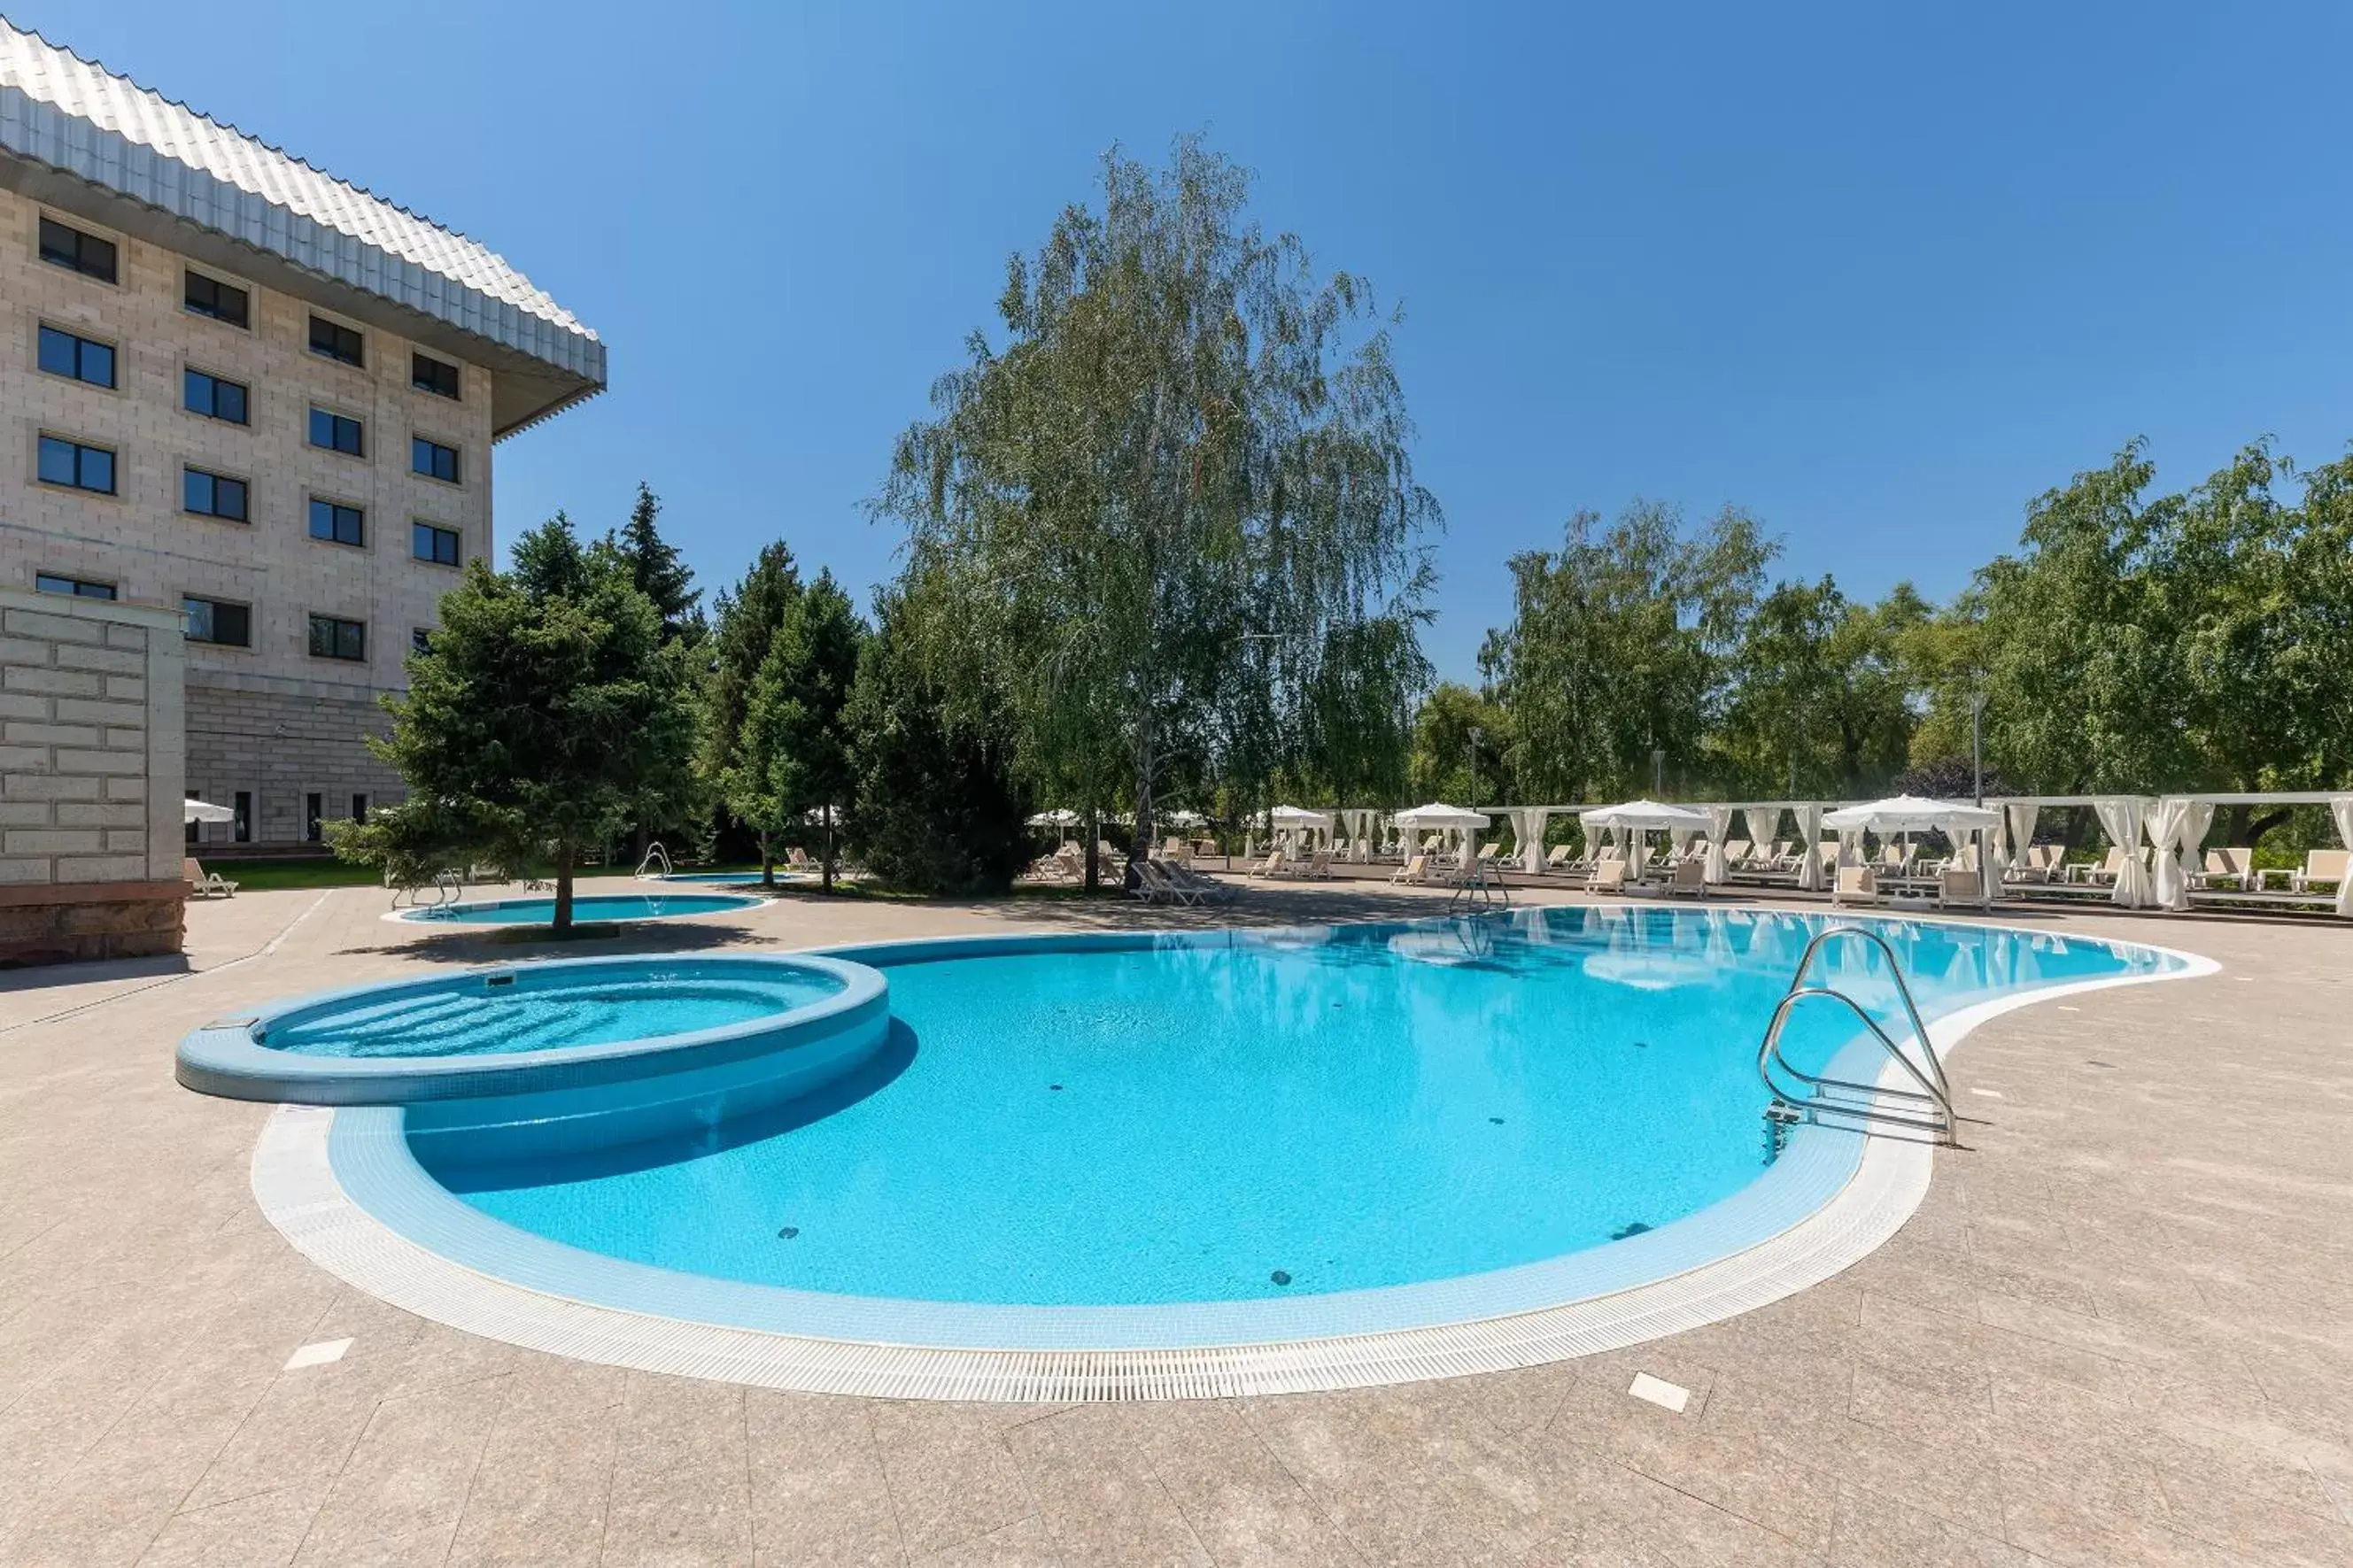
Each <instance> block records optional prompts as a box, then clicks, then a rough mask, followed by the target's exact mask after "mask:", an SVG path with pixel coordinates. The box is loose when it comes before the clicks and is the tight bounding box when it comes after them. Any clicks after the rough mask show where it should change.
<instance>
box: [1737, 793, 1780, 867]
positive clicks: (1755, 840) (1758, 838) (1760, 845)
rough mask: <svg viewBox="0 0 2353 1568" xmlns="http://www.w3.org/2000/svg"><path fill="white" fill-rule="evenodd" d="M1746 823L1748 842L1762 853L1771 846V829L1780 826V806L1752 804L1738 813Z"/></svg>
mask: <svg viewBox="0 0 2353 1568" xmlns="http://www.w3.org/2000/svg"><path fill="white" fill-rule="evenodd" d="M1740 820H1741V821H1743V822H1745V823H1746V824H1747V825H1748V842H1749V843H1751V844H1752V845H1755V846H1756V847H1757V853H1758V854H1760V855H1761V854H1763V853H1765V851H1767V850H1768V849H1770V848H1772V847H1773V830H1774V829H1775V828H1778V827H1779V826H1781V808H1780V807H1778V806H1775V805H1752V806H1750V807H1749V808H1748V809H1747V810H1746V811H1744V812H1742V813H1741V814H1740Z"/></svg>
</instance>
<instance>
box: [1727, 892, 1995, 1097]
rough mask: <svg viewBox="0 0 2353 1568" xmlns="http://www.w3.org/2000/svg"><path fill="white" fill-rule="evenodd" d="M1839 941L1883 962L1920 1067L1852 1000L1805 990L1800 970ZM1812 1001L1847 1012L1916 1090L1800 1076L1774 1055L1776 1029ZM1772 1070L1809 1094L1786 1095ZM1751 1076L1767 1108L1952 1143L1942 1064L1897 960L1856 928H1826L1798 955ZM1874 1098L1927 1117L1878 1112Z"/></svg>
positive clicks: (1879, 939) (1880, 941) (1881, 940)
mask: <svg viewBox="0 0 2353 1568" xmlns="http://www.w3.org/2000/svg"><path fill="white" fill-rule="evenodd" d="M1845 937H1861V938H1862V940H1863V941H1865V942H1869V943H1871V944H1872V945H1873V947H1876V948H1877V949H1879V951H1880V952H1882V953H1883V954H1884V955H1885V956H1886V959H1887V972H1888V973H1889V974H1890V975H1892V976H1893V977H1894V981H1895V994H1896V995H1897V996H1898V997H1900V998H1901V999H1902V1000H1903V1003H1904V1013H1905V1016H1906V1017H1907V1018H1909V1019H1910V1020H1911V1023H1912V1035H1913V1038H1914V1039H1915V1040H1916V1041H1918V1042H1919V1047H1920V1058H1921V1060H1920V1062H1915V1061H1914V1060H1913V1059H1912V1057H1911V1055H1910V1053H1908V1052H1907V1051H1905V1049H1904V1048H1903V1047H1901V1046H1899V1045H1898V1044H1896V1042H1895V1040H1894V1037H1892V1036H1890V1035H1889V1034H1888V1032H1887V1031H1886V1030H1885V1029H1883V1028H1882V1027H1881V1026H1880V1024H1879V1020H1877V1019H1876V1018H1873V1016H1871V1015H1870V1014H1869V1013H1866V1012H1864V1011H1863V1009H1862V1004H1861V1003H1859V1002H1857V1001H1856V1000H1855V999H1854V998H1853V997H1852V996H1850V995H1848V994H1846V993H1845V992H1843V991H1841V990H1839V989H1837V988H1836V987H1834V986H1830V985H1823V984H1813V985H1809V984H1806V972H1807V970H1808V969H1809V968H1810V967H1811V965H1812V963H1813V962H1814V955H1815V954H1816V953H1818V952H1820V951H1821V949H1822V947H1823V946H1824V945H1825V944H1826V943H1828V942H1831V940H1832V939H1833V938H1845ZM1815 996H1822V997H1828V998H1831V1000H1833V1001H1836V1002H1838V1003H1840V1004H1841V1005H1844V1006H1845V1008H1846V1009H1847V1011H1849V1012H1851V1013H1852V1014H1853V1015H1854V1016H1856V1017H1857V1018H1860V1019H1862V1025H1863V1027H1865V1028H1867V1029H1869V1030H1870V1031H1871V1034H1872V1037H1873V1038H1874V1039H1876V1040H1877V1041H1878V1042H1879V1043H1880V1045H1881V1047H1883V1048H1884V1049H1885V1050H1886V1052H1887V1054H1888V1055H1889V1056H1891V1057H1893V1058H1895V1060H1896V1062H1897V1063H1898V1064H1899V1065H1901V1066H1902V1067H1903V1068H1904V1070H1905V1073H1907V1074H1909V1075H1910V1077H1911V1079H1912V1081H1913V1082H1915V1083H1916V1084H1918V1085H1919V1086H1920V1087H1919V1088H1918V1089H1891V1088H1888V1087H1886V1086H1884V1085H1881V1084H1875V1083H1856V1082H1853V1081H1852V1080H1850V1079H1836V1078H1827V1077H1822V1076H1820V1075H1817V1074H1814V1073H1810V1072H1807V1071H1806V1070H1805V1069H1804V1068H1799V1067H1798V1066H1796V1065H1795V1064H1793V1063H1792V1062H1790V1060H1789V1059H1788V1058H1787V1057H1784V1056H1783V1055H1781V1030H1782V1027H1783V1026H1784V1025H1786V1024H1787V1023H1788V1017H1789V1014H1790V1013H1791V1011H1792V1010H1794V1009H1795V1008H1796V1006H1797V1005H1798V1004H1799V1003H1800V1002H1802V1001H1805V1000H1807V999H1808V998H1810V997H1815ZM1923 1062H1925V1063H1926V1069H1925V1070H1923V1068H1922V1065H1921V1063H1923ZM1777 1070H1778V1071H1779V1072H1781V1073H1784V1074H1786V1075H1788V1078H1789V1079H1795V1080H1797V1081H1798V1082H1799V1083H1803V1084H1806V1085H1808V1086H1810V1092H1808V1093H1802V1094H1792V1093H1790V1092H1788V1090H1786V1089H1784V1088H1783V1087H1782V1085H1781V1084H1780V1083H1778V1082H1777V1081H1775V1079H1774V1074H1775V1072H1776V1071H1777ZM1757 1077H1758V1078H1759V1079H1763V1080H1764V1083H1765V1087H1766V1089H1767V1090H1768V1091H1769V1092H1770V1093H1771V1094H1772V1096H1773V1099H1774V1102H1775V1103H1776V1104H1778V1105H1787V1106H1789V1107H1791V1108H1793V1109H1799V1110H1816V1111H1827V1112H1830V1113H1831V1114H1833V1115H1839V1116H1852V1117H1855V1118H1858V1119H1860V1120H1862V1121H1883V1122H1886V1123H1889V1124H1890V1125H1893V1126H1898V1127H1906V1128H1911V1129H1913V1130H1915V1131H1932V1132H1935V1133H1936V1134H1937V1135H1938V1137H1939V1139H1940V1140H1941V1141H1942V1142H1947V1143H1949V1142H1953V1138H1954V1127H1955V1122H1956V1117H1955V1114H1954V1110H1953V1090H1952V1086H1951V1085H1950V1084H1949V1083H1948V1082H1947V1080H1946V1078H1945V1067H1944V1064H1943V1063H1942V1062H1940V1061H1938V1060H1937V1059H1936V1045H1935V1043H1934V1042H1933V1041H1932V1040H1930V1039H1929V1037H1928V1026H1927V1025H1926V1023H1925V1022H1924V1021H1923V1020H1922V1019H1921V1017H1920V1009H1919V1007H1918V1006H1917V1005H1915V1004H1914V1002H1913V1000H1912V988H1911V986H1909V985H1907V984H1905V980H1904V966H1903V964H1902V963H1900V962H1898V961H1897V959H1896V956H1895V950H1894V948H1893V947H1891V946H1889V945H1888V942H1887V939H1886V938H1885V937H1883V936H1881V935H1880V934H1879V933H1878V932H1877V931H1870V930H1867V929H1865V928H1864V927H1862V926H1831V927H1830V928H1829V929H1828V930H1826V931H1819V932H1817V933H1815V936H1814V938H1813V940H1812V941H1810V942H1808V943H1806V950H1805V952H1803V953H1801V954H1799V958H1798V968H1797V973H1794V974H1792V975H1791V976H1790V977H1789V989H1788V992H1787V993H1786V994H1783V996H1782V997H1781V1000H1780V1002H1779V1003H1778V1005H1776V1006H1775V1007H1774V1009H1773V1017H1772V1020H1771V1021H1770V1022H1769V1023H1767V1025H1766V1026H1765V1037H1764V1039H1763V1040H1762V1041H1761V1042H1760V1043H1759V1044H1758V1045H1757ZM1833 1089H1835V1090H1844V1091H1847V1092H1849V1093H1852V1094H1857V1095H1861V1096H1863V1097H1864V1098H1863V1100H1861V1101H1859V1102H1858V1101H1845V1100H1834V1099H1831V1098H1828V1097H1827V1096H1826V1095H1825V1093H1824V1091H1825V1090H1833ZM1882 1099H1892V1100H1903V1101H1906V1102H1908V1103H1909V1104H1910V1105H1912V1106H1914V1107H1916V1108H1918V1109H1920V1110H1924V1111H1930V1112H1932V1114H1928V1115H1905V1114H1904V1112H1903V1110H1883V1109H1882V1108H1881V1107H1880V1106H1879V1105H1877V1104H1876V1103H1875V1102H1876V1101H1877V1100H1882Z"/></svg>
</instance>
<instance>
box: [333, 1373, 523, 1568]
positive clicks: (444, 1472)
mask: <svg viewBox="0 0 2353 1568" xmlns="http://www.w3.org/2000/svg"><path fill="white" fill-rule="evenodd" d="M505 1397H506V1388H505V1385H504V1384H502V1383H501V1381H499V1380H498V1379H495V1378H492V1379H485V1380H483V1381H481V1382H477V1383H468V1384H458V1385H456V1386H454V1387H449V1388H440V1389H434V1390H431V1391H429V1392H427V1393H423V1394H409V1395H406V1397H403V1398H400V1399H387V1400H385V1401H383V1402H381V1403H380V1404H378V1405H376V1407H375V1414H374V1415H372V1416H371V1417H370V1419H369V1421H368V1423H367V1426H366V1428H365V1430H364V1431H363V1432H362V1433H361V1435H360V1440H359V1443H358V1446H357V1447H354V1448H353V1450H352V1453H351V1457H350V1458H349V1459H348V1460H346V1461H345V1462H344V1464H343V1468H342V1471H341V1473H339V1474H338V1475H337V1476H336V1477H335V1480H334V1485H333V1486H332V1488H331V1489H329V1491H328V1493H327V1500H326V1501H325V1502H324V1503H323V1504H322V1505H321V1507H320V1509H319V1512H318V1516H317V1517H316V1518H315V1519H313V1520H312V1521H311V1531H310V1533H309V1535H308V1536H306V1537H305V1538H304V1540H303V1542H302V1550H301V1553H300V1555H299V1556H298V1558H297V1561H298V1562H303V1563H343V1562H349V1561H358V1560H360V1559H361V1558H363V1557H364V1556H365V1555H366V1554H367V1553H370V1552H385V1553H389V1554H390V1556H389V1560H391V1561H406V1560H408V1559H409V1558H410V1557H412V1556H417V1554H420V1553H423V1552H425V1551H426V1544H427V1542H433V1543H434V1544H433V1546H432V1552H433V1553H434V1557H433V1560H434V1561H438V1559H439V1557H440V1556H441V1555H444V1554H446V1553H447V1552H448V1547H449V1542H450V1538H451V1536H452V1534H453V1532H454V1531H455V1530H456V1528H457V1524H458V1520H459V1515H460V1514H461V1513H462V1512H463V1510H464V1507H465V1501H466V1493H467V1490H468V1489H469V1488H470V1486H471V1485H472V1483H473V1479H474V1474H475V1471H476V1470H477V1469H478V1468H480V1464H481V1458H482V1453H483V1449H484V1447H485V1445H486V1444H487V1442H488V1441H489V1438H490V1435H491V1428H492V1426H494V1425H495V1424H496V1421H497V1418H498V1413H499V1407H500V1405H501V1403H503V1401H504V1399H505Z"/></svg>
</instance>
